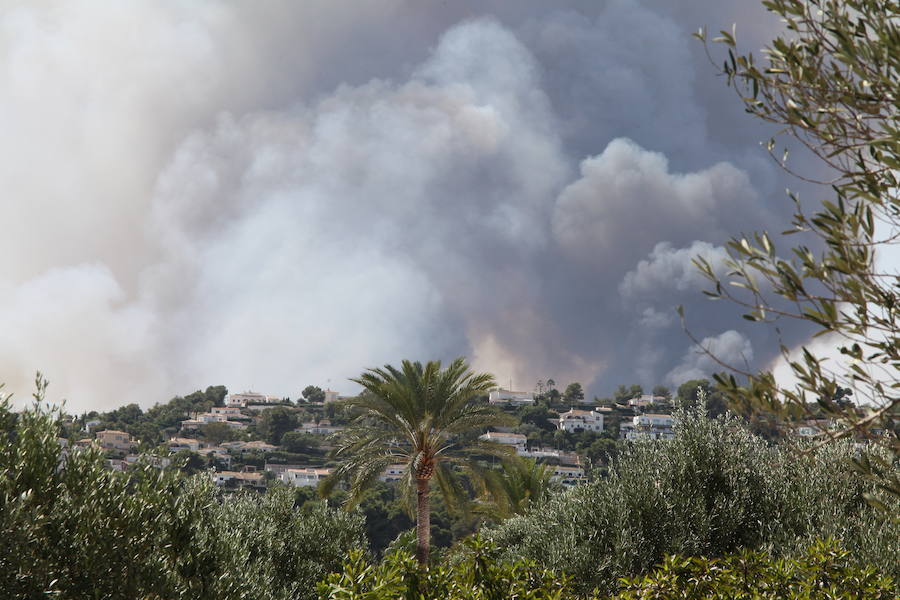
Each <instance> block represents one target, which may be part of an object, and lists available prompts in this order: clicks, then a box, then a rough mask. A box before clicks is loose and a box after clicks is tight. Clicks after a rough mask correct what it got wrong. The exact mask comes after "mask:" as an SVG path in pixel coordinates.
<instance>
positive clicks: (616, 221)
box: [553, 139, 758, 264]
mask: <svg viewBox="0 0 900 600" xmlns="http://www.w3.org/2000/svg"><path fill="white" fill-rule="evenodd" d="M756 205H758V202H757V198H756V194H755V192H754V190H753V187H752V185H751V184H750V182H749V180H748V178H747V175H746V173H744V172H743V171H741V170H739V169H737V168H735V167H734V166H732V165H730V164H728V163H719V164H716V165H714V166H713V167H710V168H708V169H704V170H702V171H699V172H696V173H688V174H678V173H670V172H669V168H668V161H667V159H666V157H665V156H664V155H662V154H660V153H657V152H650V151H647V150H644V149H642V148H640V147H639V146H637V145H636V144H634V143H633V142H631V141H630V140H627V139H617V140H613V141H612V142H610V144H609V145H608V146H607V147H606V149H605V150H604V151H603V152H602V153H601V154H600V155H598V156H596V157H593V158H588V159H586V160H584V161H583V162H582V164H581V178H580V179H579V180H578V181H576V182H574V183H572V184H570V185H569V186H568V187H567V188H566V189H565V190H564V191H563V192H562V194H561V195H560V197H559V199H558V201H557V205H556V212H555V214H554V218H553V231H554V233H555V234H556V237H557V239H558V240H559V241H560V244H561V245H562V246H563V248H564V249H565V250H566V251H567V253H568V254H570V255H571V256H573V257H575V258H581V259H582V260H585V261H592V260H595V257H597V256H601V255H610V254H611V255H615V256H617V257H620V258H621V259H622V260H624V261H627V262H628V263H630V264H633V263H634V262H635V261H636V260H637V258H638V256H636V253H637V252H639V251H640V248H641V247H642V246H646V245H650V246H651V247H652V246H653V245H655V244H656V242H657V241H658V239H659V238H658V237H657V236H659V235H660V234H662V235H664V236H666V239H668V240H670V241H672V242H673V243H679V244H680V243H685V242H686V241H688V240H689V239H691V238H692V237H693V236H694V235H695V234H696V233H697V232H698V231H703V232H705V234H706V236H708V237H711V238H718V239H721V238H725V237H727V236H728V231H726V230H725V228H724V227H723V225H724V224H725V223H726V222H730V221H731V219H733V218H735V217H739V215H744V214H747V213H748V212H750V211H752V210H753V207H755V206H756ZM647 232H650V233H651V234H652V237H650V238H649V239H645V240H643V241H644V243H643V244H636V243H635V240H641V239H642V237H643V236H645V235H646V234H647Z"/></svg>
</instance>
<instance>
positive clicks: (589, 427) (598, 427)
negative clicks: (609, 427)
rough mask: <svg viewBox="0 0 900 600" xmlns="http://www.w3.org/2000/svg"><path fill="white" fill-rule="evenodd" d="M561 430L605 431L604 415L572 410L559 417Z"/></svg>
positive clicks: (592, 411) (590, 411)
mask: <svg viewBox="0 0 900 600" xmlns="http://www.w3.org/2000/svg"><path fill="white" fill-rule="evenodd" d="M558 427H559V429H561V430H563V431H568V432H570V433H573V432H576V431H598V432H599V431H603V414H602V413H599V412H597V411H594V410H577V409H574V408H573V409H571V410H569V412H564V413H562V414H561V415H559V425H558Z"/></svg>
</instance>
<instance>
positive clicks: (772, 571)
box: [319, 538, 897, 600]
mask: <svg viewBox="0 0 900 600" xmlns="http://www.w3.org/2000/svg"><path fill="white" fill-rule="evenodd" d="M573 583H574V582H573V581H572V579H571V578H568V577H566V576H563V575H560V574H558V573H556V572H554V571H550V570H546V569H541V568H540V567H538V566H537V565H535V564H534V563H532V562H528V561H523V560H517V561H515V562H504V561H502V560H500V556H499V553H498V551H497V549H496V547H495V546H493V545H492V544H490V543H489V542H484V541H482V540H480V539H478V538H471V539H470V540H468V541H467V542H466V543H465V548H464V552H463V553H462V554H461V555H457V556H456V560H455V561H454V560H453V559H452V558H451V560H450V561H449V562H445V563H442V564H440V565H436V566H432V567H430V568H428V569H422V568H420V567H419V566H418V564H417V563H416V562H415V560H413V555H412V553H410V552H402V551H401V552H394V553H391V554H389V555H388V556H386V557H385V559H384V560H383V561H381V562H380V563H378V564H374V565H373V564H369V563H367V562H366V561H365V560H364V558H363V556H362V554H361V553H359V552H354V553H352V554H351V556H350V558H349V560H348V561H347V562H346V563H345V564H344V570H343V572H342V573H334V574H332V575H330V576H329V577H328V579H327V580H326V581H325V582H323V583H321V584H319V593H320V594H321V598H322V599H323V600H398V599H402V600H414V599H415V600H425V599H427V600H507V599H516V600H576V599H585V600H587V599H590V600H598V599H599V598H600V597H599V596H597V595H596V591H594V592H592V593H588V594H587V595H580V594H579V593H578V592H577V590H576V589H575V586H574V585H573ZM896 592H897V588H896V583H895V582H894V580H893V579H891V578H890V577H888V576H884V575H880V574H879V573H877V572H876V571H875V569H873V568H871V567H858V566H856V565H855V564H854V563H853V561H851V560H850V557H849V553H848V552H846V551H845V550H842V549H841V548H840V546H839V545H838V543H837V542H834V541H825V542H816V543H815V544H813V545H812V546H811V547H809V548H807V549H806V550H805V551H804V552H803V553H802V554H801V555H800V556H799V557H797V558H794V559H779V558H773V557H772V556H770V555H767V554H765V553H762V552H753V551H743V552H740V553H738V554H733V555H729V556H727V557H725V558H721V559H710V558H702V557H701V558H690V557H683V556H667V557H666V558H665V560H664V561H663V563H662V564H661V565H660V566H658V567H657V568H656V569H655V570H654V571H653V572H651V573H650V574H648V575H646V576H645V577H641V578H637V579H631V580H627V579H623V580H621V581H620V582H619V590H618V594H617V595H615V596H612V598H611V600H814V599H815V600H829V599H835V600H836V599H842V600H843V599H858V600H888V599H893V598H896ZM604 597H605V598H610V597H609V596H604Z"/></svg>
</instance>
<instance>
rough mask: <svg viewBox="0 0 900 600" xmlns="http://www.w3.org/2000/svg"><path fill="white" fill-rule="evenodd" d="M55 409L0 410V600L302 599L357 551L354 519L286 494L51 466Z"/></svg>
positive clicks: (93, 462)
mask: <svg viewBox="0 0 900 600" xmlns="http://www.w3.org/2000/svg"><path fill="white" fill-rule="evenodd" d="M58 416H59V415H58V413H56V412H55V411H52V410H50V409H47V408H46V407H43V406H42V405H41V404H37V405H35V407H33V408H30V409H28V410H25V411H24V412H22V413H20V414H18V415H14V414H13V413H11V411H10V409H9V404H8V403H7V402H2V403H0V427H2V429H0V438H2V439H0V597H3V598H47V597H54V598H61V599H68V598H71V599H76V598H77V599H83V598H104V599H123V600H124V599H129V600H130V599H134V598H191V599H207V598H208V599H213V598H215V599H217V600H228V599H232V598H235V599H236V598H241V599H259V600H282V599H283V600H287V599H298V600H302V599H306V598H314V597H315V592H314V588H315V583H316V582H317V581H319V580H321V579H322V578H323V577H324V576H325V575H326V574H327V573H328V572H330V571H332V570H334V569H336V568H337V567H339V566H340V563H341V560H342V559H343V557H344V556H345V555H346V553H347V552H348V551H349V550H351V549H353V548H364V547H365V546H366V544H365V537H364V533H363V523H362V520H361V518H359V517H358V516H356V515H350V514H347V513H344V512H342V511H337V510H329V509H327V508H319V509H317V510H314V511H312V512H308V513H302V514H301V513H300V511H298V510H296V509H295V507H294V501H293V494H291V493H290V491H289V490H287V489H280V490H273V491H271V492H270V493H268V494H266V495H265V496H254V495H249V494H248V495H236V496H228V497H226V496H223V494H222V493H221V492H220V491H219V490H217V489H216V487H215V486H214V485H213V484H212V482H211V481H210V480H209V478H208V477H204V476H198V477H197V478H194V479H184V478H182V477H181V476H180V475H178V474H177V473H176V472H167V471H160V470H158V469H156V468H154V467H152V466H150V465H149V464H145V465H142V466H140V467H138V468H136V469H134V470H130V471H129V472H128V473H117V472H113V471H110V470H108V469H107V468H106V467H105V460H104V457H103V456H102V454H101V453H100V452H99V451H98V450H95V449H80V450H76V451H72V452H70V453H69V454H68V456H67V457H66V458H65V461H64V462H61V459H60V456H61V455H60V446H59V444H58V442H57V435H58V432H59V424H58Z"/></svg>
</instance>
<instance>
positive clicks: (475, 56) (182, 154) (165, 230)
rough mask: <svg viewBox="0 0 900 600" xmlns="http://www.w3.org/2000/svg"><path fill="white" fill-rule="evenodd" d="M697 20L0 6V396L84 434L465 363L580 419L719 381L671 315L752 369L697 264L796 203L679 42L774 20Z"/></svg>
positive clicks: (434, 11)
mask: <svg viewBox="0 0 900 600" xmlns="http://www.w3.org/2000/svg"><path fill="white" fill-rule="evenodd" d="M698 4H701V3H695V4H693V5H691V7H688V8H683V9H682V7H679V8H678V10H675V9H673V8H671V7H670V6H669V3H667V2H662V1H655V2H654V1H647V2H636V1H625V0H609V1H607V2H577V1H573V2H568V3H553V5H552V6H548V3H544V2H539V1H537V0H533V1H527V2H516V3H505V2H475V1H474V0H472V1H466V2H454V3H428V2H418V1H417V2H413V1H412V0H379V1H373V2H368V3H352V4H351V3H349V2H334V1H329V2H324V1H320V2H304V3H294V2H288V1H287V0H284V1H281V2H272V3H267V4H266V5H265V6H259V5H257V4H254V5H252V6H251V5H249V4H248V5H244V4H237V3H235V4H229V3H218V2H212V1H209V2H193V3H187V4H186V3H181V2H175V1H171V2H154V3H143V4H129V5H122V4H120V3H115V2H96V3H91V4H89V5H81V6H79V7H76V6H75V5H73V4H70V3H63V2H54V1H50V0H48V1H46V2H39V3H34V4H23V5H16V6H12V7H5V8H3V9H0V11H2V12H0V47H2V48H3V57H4V58H3V61H4V63H5V64H4V66H5V69H4V70H3V71H2V72H0V124H2V126H3V131H4V132H5V135H4V137H3V139H2V140H0V182H2V185H3V190H4V192H5V194H4V197H3V199H2V200H0V218H2V222H3V223H4V225H5V226H4V228H3V235H2V236H0V381H5V382H6V384H7V388H6V389H7V391H14V392H15V393H16V397H17V398H19V399H20V400H21V399H22V398H27V397H28V394H29V393H30V388H31V382H32V381H33V374H34V372H35V370H37V369H40V370H42V371H43V372H44V373H45V374H46V375H47V376H48V378H49V379H50V380H51V388H50V390H51V394H50V395H51V396H52V397H53V398H55V399H59V398H66V399H67V402H68V408H69V409H70V410H72V411H73V412H80V411H83V410H90V409H103V408H110V407H114V406H118V405H121V404H125V403H129V402H137V403H139V404H141V405H142V406H145V407H146V406H150V405H152V404H154V403H156V402H161V401H165V400H167V399H168V398H169V397H171V396H173V395H175V394H178V393H186V392H189V391H191V390H193V389H197V388H202V387H205V386H207V385H215V384H220V383H223V384H225V385H227V386H228V387H229V388H230V389H232V390H233V391H237V390H243V389H248V388H251V387H252V388H254V389H257V390H259V391H262V392H265V393H269V394H274V395H282V396H291V397H296V396H297V395H298V393H299V391H300V390H301V389H302V388H303V387H304V386H306V385H308V384H316V385H321V386H323V387H324V386H325V385H330V386H331V387H333V388H335V389H338V390H343V391H350V390H351V386H350V384H348V383H347V378H348V377H352V376H355V375H358V374H359V372H360V371H362V370H363V369H364V368H367V367H373V366H377V365H381V364H384V363H392V362H397V361H399V360H400V359H403V358H411V359H418V360H428V359H433V358H443V359H449V358H453V357H455V356H459V355H464V356H467V357H469V358H470V359H471V360H472V361H473V364H474V365H475V366H476V367H477V368H479V369H482V370H487V371H490V372H493V373H494V374H495V375H496V376H497V378H498V379H499V380H500V381H503V382H504V383H506V382H508V381H509V380H510V378H511V379H512V380H513V383H514V386H516V387H524V388H528V389H530V388H531V387H532V386H533V385H534V382H535V381H536V380H537V379H538V378H546V377H553V378H554V379H555V380H556V381H557V382H560V383H567V382H570V381H580V382H582V383H583V384H584V385H585V386H586V387H588V389H589V390H590V391H591V392H594V393H600V394H603V393H606V392H608V391H609V390H611V389H612V388H613V387H615V386H616V385H617V384H619V383H641V384H643V385H645V386H650V385H653V384H656V383H663V384H668V385H677V384H678V383H680V382H682V381H684V380H686V379H689V378H693V377H697V376H702V375H704V374H708V373H709V372H710V371H712V370H714V365H713V364H711V362H710V361H709V359H708V358H707V357H705V356H703V355H701V354H698V353H697V352H696V351H695V349H694V348H693V345H692V343H691V342H690V340H689V339H688V338H687V337H686V336H685V335H684V333H683V332H682V331H681V327H680V324H679V323H678V321H677V318H676V315H675V312H674V306H675V305H678V304H683V305H685V307H686V311H687V314H688V318H689V319H691V328H692V330H693V331H694V332H695V333H696V334H697V335H698V336H699V337H700V338H705V343H706V344H710V345H713V346H714V347H715V349H716V352H717V353H719V354H721V355H722V356H723V357H725V358H727V359H729V360H732V361H735V362H738V363H740V364H743V363H744V362H745V361H746V362H748V363H750V364H757V365H758V364H763V363H764V362H765V361H769V360H771V359H772V357H773V355H772V351H773V350H774V349H776V348H777V344H776V343H775V341H774V339H773V338H772V336H773V333H772V332H771V331H768V330H764V329H762V328H755V329H754V328H752V327H750V328H743V327H742V325H741V323H740V319H739V318H738V312H737V311H736V310H735V308H734V307H729V306H725V305H711V304H710V303H708V302H707V301H705V300H704V297H703V296H702V295H701V294H700V293H699V289H700V288H701V287H702V286H703V281H702V278H700V277H699V275H698V273H697V272H696V271H695V270H694V269H693V267H692V266H691V259H692V258H693V257H694V256H697V255H703V256H706V257H708V258H709V260H711V261H712V262H713V263H716V264H718V263H720V262H721V259H722V257H723V256H724V249H723V247H722V246H723V244H724V243H725V241H727V239H728V238H729V237H731V236H732V235H735V234H737V233H740V232H742V231H748V230H755V229H776V230H780V229H783V227H779V223H783V222H784V221H785V215H786V214H787V211H788V209H789V207H788V206H787V203H786V202H785V199H784V194H783V189H784V187H785V186H786V185H790V183H789V182H787V180H786V179H785V177H784V175H783V174H782V173H781V172H779V170H778V169H777V168H775V167H773V166H772V165H771V163H770V162H769V161H768V158H767V157H766V156H765V154H764V152H763V151H762V150H761V149H760V147H759V145H758V142H759V141H760V140H762V139H764V138H765V137H767V136H768V135H769V134H770V132H769V131H767V130H766V129H765V128H762V127H761V126H760V125H759V124H758V123H754V122H753V121H752V120H751V119H750V118H749V117H746V116H745V115H743V113H742V108H741V106H740V102H739V101H738V99H736V98H735V97H734V95H733V93H731V92H730V91H729V90H727V89H726V88H725V86H724V84H723V82H722V81H721V80H720V79H718V78H716V76H715V73H714V69H713V68H712V67H711V66H710V65H709V63H708V62H707V61H706V57H705V55H704V53H703V49H702V47H701V45H700V44H699V43H698V42H696V41H694V40H692V39H691V37H690V33H691V32H692V31H696V30H697V28H698V27H699V26H702V25H709V26H710V27H711V28H713V29H717V28H718V27H719V26H730V24H731V23H732V22H737V23H738V24H739V25H738V31H739V32H741V33H743V34H744V37H743V38H742V40H743V41H745V43H747V44H748V45H749V47H750V49H753V50H755V49H756V48H758V47H759V46H760V45H762V44H763V43H764V41H765V40H767V39H769V38H771V37H772V34H773V32H774V31H775V30H776V29H775V28H776V25H777V24H773V23H772V22H771V20H770V19H767V16H766V14H765V13H764V12H763V9H762V8H761V7H760V6H758V5H756V3H747V2H740V1H738V0H731V1H728V2H715V3H713V2H708V3H703V4H708V6H706V7H700V6H697V5H698ZM786 182H787V183H786ZM782 334H783V335H788V336H789V335H790V332H782ZM754 361H755V362H754Z"/></svg>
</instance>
